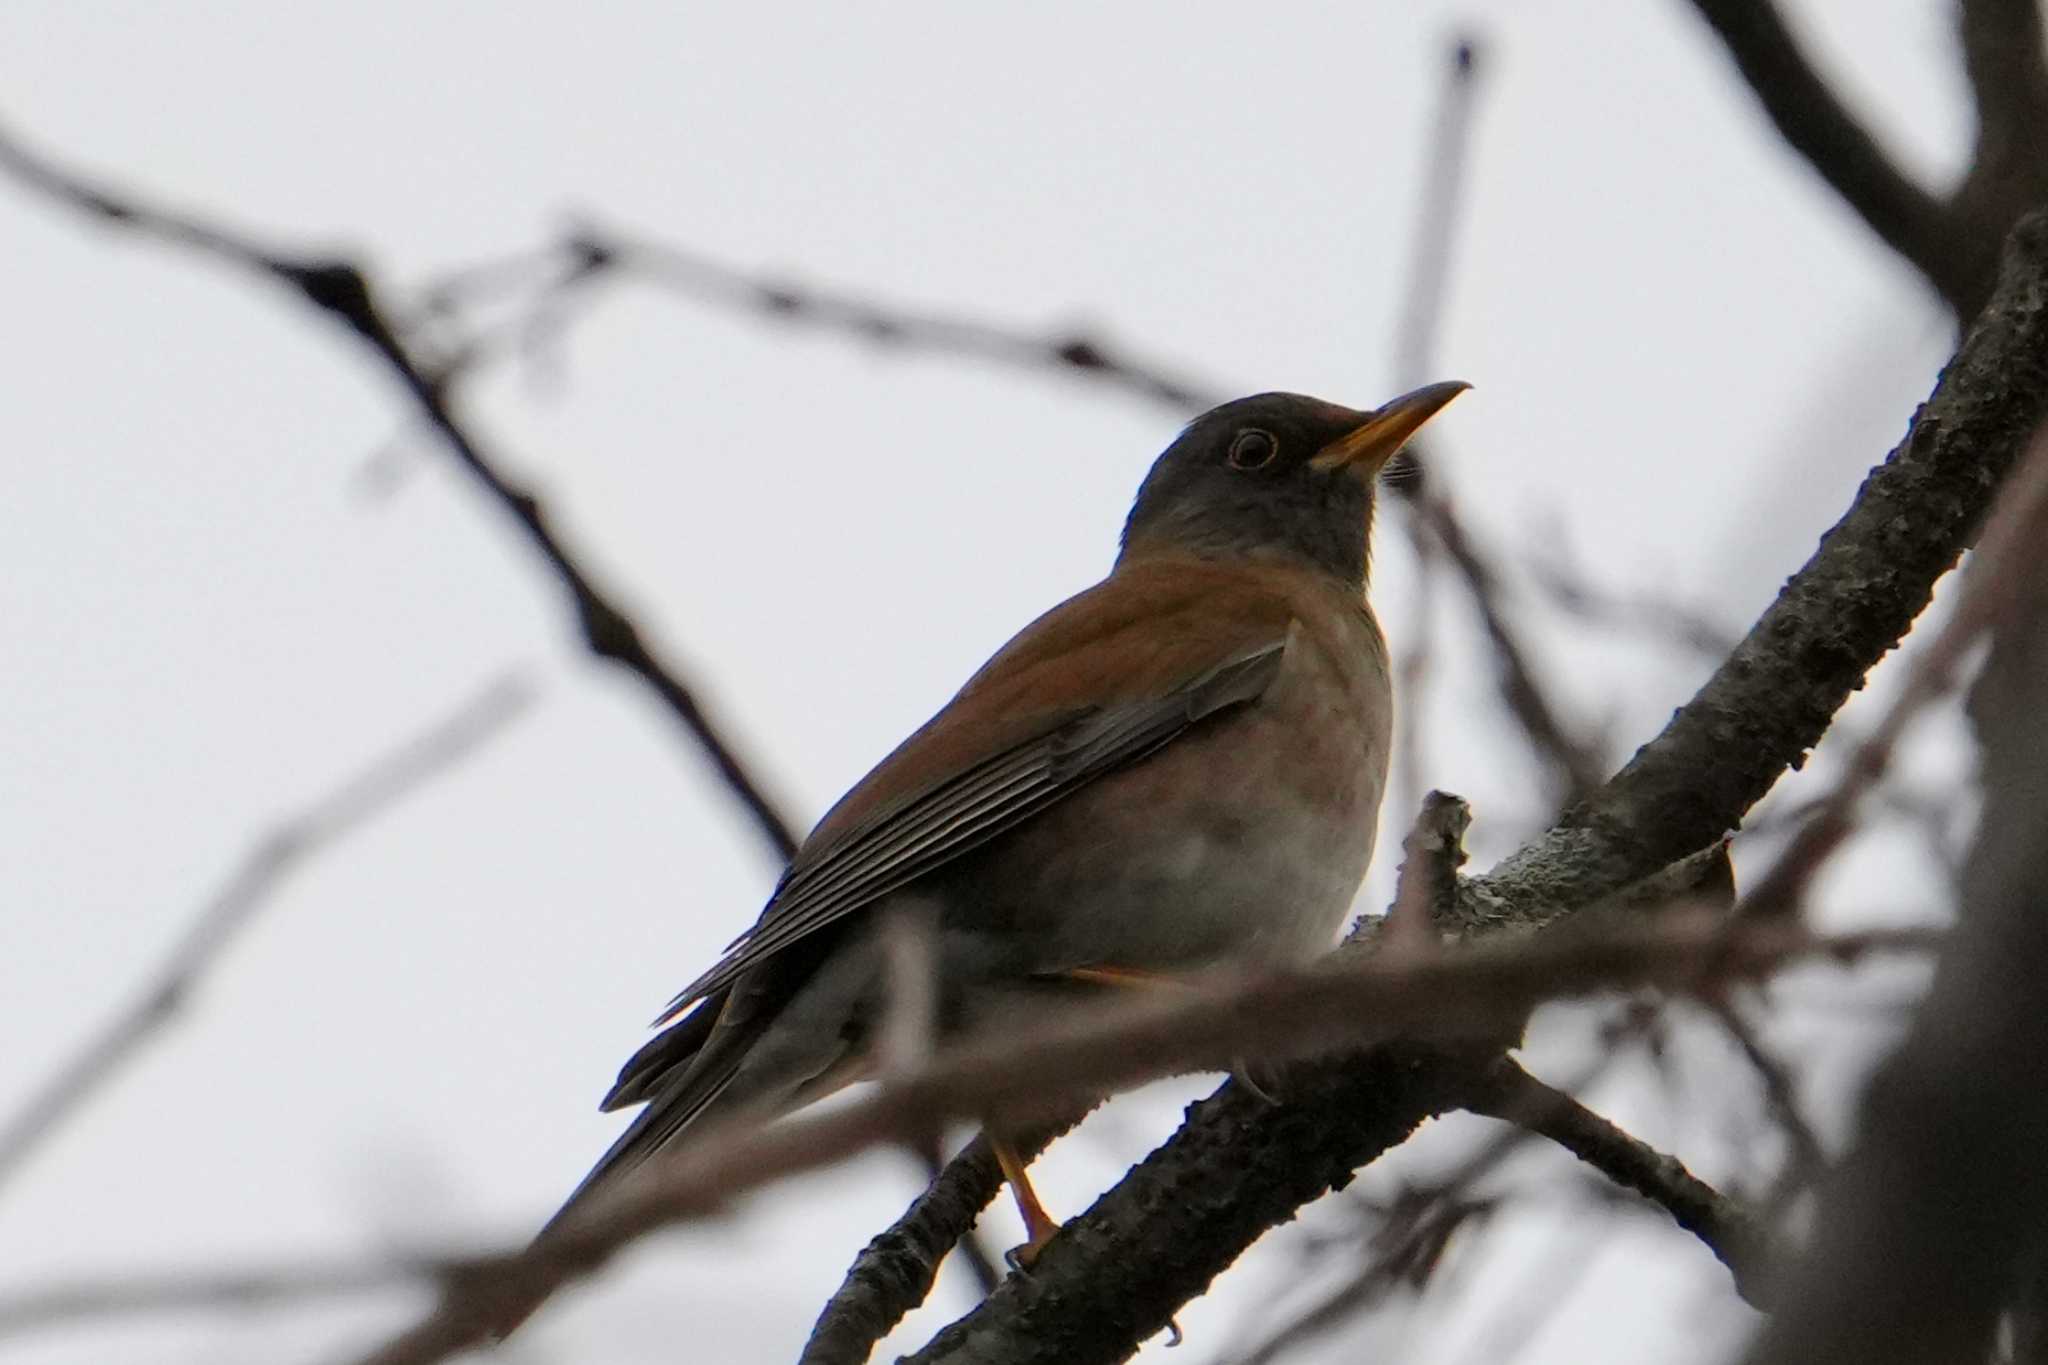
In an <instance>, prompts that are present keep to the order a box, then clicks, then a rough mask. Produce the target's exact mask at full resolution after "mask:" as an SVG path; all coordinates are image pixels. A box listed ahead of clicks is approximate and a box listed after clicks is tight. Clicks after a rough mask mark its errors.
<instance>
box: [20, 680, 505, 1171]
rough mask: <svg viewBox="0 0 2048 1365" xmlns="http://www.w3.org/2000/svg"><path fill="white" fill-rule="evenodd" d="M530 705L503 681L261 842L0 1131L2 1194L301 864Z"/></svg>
mask: <svg viewBox="0 0 2048 1365" xmlns="http://www.w3.org/2000/svg"><path fill="white" fill-rule="evenodd" d="M532 700H533V689H532V687H531V686H530V684H528V683H527V681H526V680H525V679H523V678H522V677H520V676H519V675H517V674H507V675H505V676H503V677H501V678H499V679H497V680H496V681H495V682H493V683H492V684H491V685H490V686H489V687H487V688H485V689H484V690H483V691H482V692H480V693H478V694H477V695H476V696H474V697H471V698H470V699H469V700H467V701H465V702H464V703H463V704H462V705H461V706H460V707H458V708H457V709H456V710H455V711H454V712H452V713H451V714H450V715H448V716H447V717H445V718H444V719H442V720H440V721H437V722H436V723H435V724H434V725H433V726H432V727H431V728H429V729H427V730H425V731H423V732H421V733H420V734H417V735H414V736H413V737H411V738H410V739H408V740H406V741H405V743H404V744H402V745H400V746H399V747H397V748H395V749H393V750H391V751H390V752H388V753H386V754H383V755H382V756H380V757H378V758H377V759H376V760H375V761H374V762H372V763H371V764H370V765H369V766H368V767H366V768H364V769H363V770H362V771H361V772H359V773H357V774H356V775H355V776H353V777H351V778H349V779H348V780H347V781H345V782H343V783H342V784H341V785H340V786H338V787H336V788H335V789H334V790H333V791H331V792H329V793H328V794H327V795H325V796H323V797H321V798H320V799H319V800H317V801H315V802H313V804H311V805H310V806H308V807H306V808H305V809H304V810H302V811H300V812H298V813H297V814H295V815H292V816H289V817H286V818H285V819H283V820H280V821H278V822H277V824H275V825H274V826H272V828H271V829H270V830H269V832H268V833H266V834H264V835H262V836H261V837H259V838H258V839H257V840H256V843H255V845H254V847H252V848H251V849H250V850H249V852H248V854H247V855H246V856H245V857H244V858H243V860H242V862H241V865H240V866H239V867H237V868H236V869H235V870H234V872H233V873H232V874H231V875H230V876H229V877H228V879H227V880H226V881H225V882H223V883H222V884H221V886H220V888H219V889H218V890H216V891H215V892H214V893H213V895H212V897H211V898H210V899H208V900H207V901H206V903H205V904H204V905H203V906H201V907H200V909H199V912H198V913H197V914H196V915H195V916H194V917H193V919H192V922H191V924H190V925H189V926H188V927H187V928H186V930H185V932H184V934H183V936H181V937H180V938H179V939H178V941H177V943H176V944H175V946H173V947H172V949H171V951H170V954H169V956H167V957H166V958H165V959H164V961H163V963H162V964H161V965H160V966H159V967H158V968H157V969H156V971H155V973H154V975H153V976H152V977H151V979H150V980H149V981H148V983H147V984H145V985H144V986H143V988H142V990H141V991H140V992H139V993H138V994H137V995H136V996H135V998H134V999H133V1000H132V1001H131V1002H130V1003H129V1004H128V1005H127V1006H125V1007H124V1008H122V1009H121V1010H119V1011H118V1012H117V1013H115V1014H114V1016H113V1017H112V1018H110V1019H108V1020H107V1021H106V1022H105V1023H104V1024H102V1025H101V1026H100V1027H99V1029H98V1030H97V1031H95V1032H94V1033H93V1034H92V1036H91V1037H89V1038H88V1039H87V1040H86V1041H85V1043H84V1044H83V1045H82V1046H81V1047H80V1048H79V1050H78V1051H77V1052H76V1053H75V1054H74V1055H73V1056H72V1057H71V1058H70V1060H68V1061H66V1062H65V1063H64V1064H63V1065H62V1066H60V1067H58V1068H57V1071H56V1072H55V1074H53V1075H52V1076H51V1077H50V1078H49V1079H48V1080H47V1081H45V1082H44V1083H43V1085H42V1087H41V1088H40V1089H38V1090H37V1091H36V1092H35V1093H34V1094H32V1095H31V1096H30V1097H29V1099H28V1101H27V1102H26V1103H25V1104H23V1105H22V1107H21V1108H20V1110H19V1111H18V1112H17V1113H16V1114H15V1115H14V1117H13V1118H11V1119H9V1120H8V1121H7V1123H6V1124H5V1125H4V1126H0V1185H4V1184H5V1183H6V1181H7V1179H8V1178H9V1177H11V1176H12V1175H14V1174H15V1173H16V1172H17V1171H18V1170H19V1169H20V1167H21V1166H22V1164H23V1163H24V1162H26V1161H27V1160H28V1158H29V1157H30V1156H31V1155H32V1154H33V1153H34V1152H35V1150H36V1148H38V1147H39V1146H41V1145H42V1144H43V1143H44V1142H45V1141H47V1140H48V1139H49V1137H50V1135H51V1134H52V1133H54V1132H56V1131H57V1129H58V1128H60V1127H61V1126H62V1125H63V1124H64V1122H65V1121H66V1120H68V1119H69V1118H70V1117H71V1116H72V1115H73V1114H75V1113H76V1112H77V1111H78V1110H79V1109H80V1108H81V1107H83V1106H84V1105H85V1103H86V1102H87V1101H88V1100H89V1099H91V1098H92V1097H93V1095H95V1094H96V1093H98V1092H99V1091H101V1090H103V1089H105V1088H106V1086H107V1085H108V1084H109V1083H110V1082H111V1081H113V1080H114V1078H115V1077H116V1076H118V1075H119V1074H120V1072H121V1069H122V1067H123V1066H125V1065H126V1064H127V1063H128V1062H130V1061H131V1060H133V1059H134V1057H135V1056H136V1055H137V1053H139V1052H140V1051H141V1049H142V1047H143V1046H144V1045H145V1044H146V1043H148V1042H149V1041H150V1040H151V1039H152V1038H155V1037H157V1036H158V1035H160V1034H161V1033H162V1032H163V1030H164V1029H165V1028H167V1027H168V1026H169V1025H170V1024H171V1023H172V1021H173V1020H175V1019H176V1018H177V1016H178V1014H179V1012H180V1011H181V1010H182V1009H183V1008H184V1007H185V1006H186V1005H187V1004H188V1003H189V1002H190V1001H191V999H192V997H193V995H194V993H195V992H196V991H197V990H198V989H199V987H200V985H201V984H202V983H203V982H204V980H205V977H206V974H207V973H208V972H209V971H211V970H212V969H213V967H214V966H216V965H217V964H218V963H219V962H220V960H221V957H222V955H223V954H225V953H226V951H227V949H228V948H229V947H230V946H231V945H232V944H233V943H234V941H235V939H236V937H237V936H238V935H240V934H241V932H242V931H243V930H244V929H246V928H248V927H249V924H250V922H251V921H252V920H254V919H255V917H256V916H257V914H258V913H260V912H261V911H262V909H263V908H264V906H265V905H266V904H268V903H270V898H271V897H272V896H273V895H274V894H275V893H276V891H277V889H278V887H279V886H281V885H282V884H283V883H284V881H285V879H286V878H287V877H289V876H290V875H291V874H292V872H294V871H295V870H297V868H298V866H299V864H300V863H302V862H304V861H305V860H306V859H308V858H311V857H315V856H317V855H319V854H321V853H324V852H326V851H327V850H328V849H330V848H332V847H333V846H334V845H335V844H336V843H338V842H340V841H341V840H343V839H345V838H347V837H348V836H349V835H351V834H353V833H355V832H356V831H357V830H358V829H361V828H362V827H363V825H365V824H366V823H368V822H369V821H370V820H372V819H374V818H376V817H377V816H379V815H382V814H383V813H385V812H386V811H388V810H390V809H391V808H392V807H393V806H394V805H396V804H398V803H399V802H400V801H402V800H403V799H404V798H405V797H407V796H409V795H411V794H412V793H413V792H415V791H417V790H418V789H419V788H420V787H421V786H423V785H424V784H425V783H426V782H428V781H429V780H431V779H432V778H435V777H438V776H441V775H443V774H445V773H447V772H448V771H450V770H451V769H453V768H454V767H455V766H456V765H457V764H459V763H460V762H461V761H462V760H463V759H465V758H467V757H469V756H470V755H471V754H474V753H475V752H476V751H477V750H478V749H479V748H480V747H481V746H482V745H483V744H484V743H486V742H487V741H489V740H490V739H492V738H494V737H496V736H497V735H498V734H499V733H501V732H502V731H503V730H504V728H505V727H506V726H507V725H508V724H510V723H511V722H512V720H514V719H515V718H516V717H518V716H519V715H520V714H521V713H523V712H524V711H525V710H526V708H527V707H528V706H529V705H530V704H531V702H532Z"/></svg>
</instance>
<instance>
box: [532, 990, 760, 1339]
mask: <svg viewBox="0 0 2048 1365" xmlns="http://www.w3.org/2000/svg"><path fill="white" fill-rule="evenodd" d="M730 994H731V992H730V991H729V990H726V991H720V992H718V993H717V994H716V995H713V996H712V997H711V998H709V999H707V1000H705V1001H704V1002H703V1003H702V1004H701V1005H699V1006H698V1007H697V1008H696V1009H694V1010H692V1011H691V1012H690V1013H689V1015H687V1016H686V1017H684V1018H682V1019H679V1020H677V1021H676V1022H675V1023H673V1024H671V1025H669V1026H668V1027H667V1028H665V1029H663V1030H662V1031H661V1032H660V1033H658V1034H656V1035H655V1036H654V1037H653V1038H652V1039H650V1040H649V1041H648V1043H647V1045H646V1046H645V1047H643V1048H641V1049H640V1050H639V1051H638V1052H636V1053H634V1054H633V1056H632V1058H631V1059H630V1060H629V1061H628V1062H627V1063H626V1065H625V1066H624V1067H623V1068H622V1069H621V1070H620V1072H619V1079H618V1082H617V1083H616V1084H615V1085H613V1086H612V1089H611V1093H610V1094H608V1095H606V1096H605V1097H604V1102H603V1104H602V1105H601V1106H600V1107H601V1108H603V1109H604V1110H605V1111H607V1112H609V1111H610V1110H613V1109H621V1108H624V1107H626V1106H627V1105H633V1104H645V1105H646V1106H647V1107H646V1108H645V1109H643V1110H641V1111H640V1113H639V1115H638V1116H637V1117H636V1118H634V1120H633V1122H632V1123H631V1124H630V1125H628V1126H627V1128H626V1131H625V1132H623V1133H621V1134H620V1135H619V1140H618V1141H617V1142H614V1143H613V1144H612V1145H611V1148H610V1150H608V1151H607V1152H606V1153H605V1154H604V1155H603V1156H602V1157H599V1158H598V1162H597V1164H596V1165H595V1166H593V1167H591V1169H590V1174H589V1175H586V1176H584V1177H583V1180H582V1183H581V1184H579V1185H577V1186H576V1188H575V1190H574V1191H572V1192H571V1193H570V1195H569V1197H568V1198H567V1199H565V1200H563V1201H562V1207H561V1208H559V1209H557V1210H555V1215H554V1217H552V1218H550V1219H548V1221H547V1222H546V1224H544V1225H543V1226H542V1227H541V1230H540V1231H539V1232H537V1233H535V1234H534V1238H533V1246H535V1247H538V1246H540V1245H541V1244H543V1243H545V1242H546V1241H547V1240H548V1237H549V1235H550V1234H552V1233H553V1232H555V1231H556V1229H558V1228H560V1227H561V1226H562V1224H563V1223H564V1222H566V1221H567V1220H568V1219H569V1217H570V1216H571V1215H572V1214H573V1213H574V1212H575V1211H576V1209H577V1208H578V1207H579V1206H580V1205H581V1204H582V1203H583V1201H584V1200H585V1199H587V1198H589V1196H590V1195H591V1193H592V1192H593V1191H595V1190H596V1189H598V1187H599V1186H601V1185H603V1184H605V1183H607V1182H608V1181H611V1180H614V1179H616V1178H617V1177H619V1176H620V1175H623V1174H624V1173H625V1172H627V1171H629V1170H631V1169H632V1168H633V1167H635V1166H637V1165H639V1164H640V1163H641V1162H642V1161H644V1160H645V1159H646V1158H648V1157H649V1156H652V1155H653V1154H654V1153H655V1152H656V1151H657V1150H659V1149H660V1148H661V1147H662V1146H664V1145H665V1144H666V1143H667V1142H668V1141H669V1140H670V1139H671V1138H673V1137H675V1135H676V1134H677V1133H680V1132H681V1131H682V1130H683V1129H684V1128H685V1127H686V1126H687V1125H688V1124H689V1123H690V1121H691V1120H693V1119H695V1118H696V1117H697V1116H698V1115H699V1114H701V1113H703V1112H704V1110H705V1108H706V1107H707V1106H709V1105H710V1104H711V1103H712V1101H714V1100H716V1099H717V1098H718V1097H719V1095H721V1094H722V1093H724V1091H725V1087H726V1086H727V1085H729V1084H731V1082H732V1078H733V1076H734V1075H735V1074H737V1073H738V1071H739V1064H740V1059H741V1058H742V1057H744V1056H745V1055H746V1051H747V1044H748V1043H750V1042H752V1040H753V1035H754V1032H755V1030H751V1029H747V1028H745V1027H740V1026H739V1025H740V1023H741V1021H739V1020H737V1019H733V1020H729V1019H727V1018H726V1017H725V1016H726V1013H727V1011H726V1003H727V1000H728V998H729V996H730ZM721 1024H723V1025H725V1027H724V1028H720V1027H719V1026H720V1025H721ZM549 1288H552V1282H551V1283H550V1284H549ZM545 1297H546V1290H541V1291H540V1292H538V1293H536V1294H533V1295H531V1296H525V1297H522V1299H521V1300H520V1301H518V1302H514V1303H511V1304H507V1305H505V1311H504V1312H503V1314H502V1316H501V1317H500V1320H499V1322H498V1323H497V1324H496V1326H495V1328H494V1329H493V1331H492V1335H493V1336H494V1337H495V1338H496V1339H497V1340H500V1341H502V1340H504V1339H505V1338H506V1337H508V1336H510V1335H512V1333H513V1332H515V1331H516V1330H518V1328H519V1326H520V1324H522V1323H524V1322H525V1321H526V1320H527V1318H529V1317H531V1316H532V1315H533V1312H534V1310H535V1309H536V1308H538V1307H539V1306H540V1303H541V1300H542V1299H543V1298H545Z"/></svg>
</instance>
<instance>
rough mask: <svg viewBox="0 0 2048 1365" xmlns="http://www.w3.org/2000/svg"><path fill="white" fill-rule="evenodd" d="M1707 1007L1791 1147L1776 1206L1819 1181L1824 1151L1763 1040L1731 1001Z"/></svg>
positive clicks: (1776, 1186) (1776, 1185) (1775, 1187)
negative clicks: (1753, 1076)
mask: <svg viewBox="0 0 2048 1365" xmlns="http://www.w3.org/2000/svg"><path fill="white" fill-rule="evenodd" d="M1707 1005H1708V1008H1709V1009H1710V1011H1711V1012H1712V1013H1713V1015H1714V1018H1715V1019H1716V1020H1718V1021H1719V1023H1720V1025H1721V1027H1722V1028H1723V1029H1725V1030H1726V1031H1727V1033H1728V1036H1729V1037H1730V1038H1731V1039H1733V1040H1734V1042H1735V1046H1736V1047H1737V1048H1739V1049H1741V1051H1742V1056H1743V1060H1745V1061H1747V1062H1748V1063H1749V1067H1750V1070H1752V1071H1754V1072H1755V1073H1756V1075H1757V1079H1758V1081H1759V1082H1760V1083H1761V1084H1762V1085H1763V1089H1764V1107H1765V1108H1766V1109H1767V1110H1768V1111H1769V1112H1770V1115H1771V1117H1772V1118H1774V1119H1776V1120H1777V1123H1778V1127H1779V1129H1780V1130H1782V1131H1783V1133H1784V1135H1785V1140H1786V1141H1787V1142H1788V1143H1789V1144H1790V1145H1791V1148H1792V1152H1791V1156H1790V1158H1789V1159H1788V1160H1787V1161H1786V1162H1785V1167H1784V1170H1783V1171H1782V1172H1781V1173H1780V1174H1779V1175H1778V1176H1777V1177H1776V1178H1775V1179H1773V1180H1772V1182H1771V1189H1772V1196H1771V1198H1770V1199H1769V1201H1768V1202H1769V1203H1770V1205H1771V1206H1773V1207H1777V1206H1779V1205H1780V1204H1781V1203H1782V1202H1783V1201H1784V1200H1785V1199H1788V1198H1790V1197H1791V1196H1792V1195H1793V1194H1795V1193H1797V1192H1798V1191H1799V1190H1801V1189H1803V1188H1804V1187H1806V1186H1808V1185H1811V1184H1812V1183H1813V1182H1814V1181H1815V1180H1816V1179H1818V1178H1819V1176H1820V1174H1821V1172H1822V1171H1825V1170H1826V1169H1827V1164H1828V1160H1827V1152H1826V1150H1825V1149H1824V1148H1823V1147H1822V1146H1821V1145H1820V1136H1819V1135H1818V1134H1817V1133H1815V1132H1814V1131H1813V1125H1812V1124H1810V1123H1808V1122H1807V1121H1806V1115H1804V1114H1803V1113H1801V1112H1800V1110H1799V1092H1798V1090H1797V1088H1796V1087H1795V1086H1794V1085H1793V1083H1792V1076H1791V1073H1790V1072H1788V1071H1786V1070H1785V1064H1784V1063H1783V1062H1781V1061H1779V1060H1778V1058H1777V1057H1776V1056H1775V1055H1774V1054H1773V1053H1772V1052H1771V1050H1770V1049H1769V1048H1768V1047H1766V1046H1764V1040H1763V1039H1762V1038H1760V1037H1758V1036H1757V1032H1756V1030H1755V1029H1754V1028H1752V1027H1750V1023H1749V1021H1748V1020H1747V1019H1745V1018H1743V1017H1742V1015H1741V1014H1740V1013H1739V1012H1738V1011H1737V1009H1736V1007H1735V1002H1734V1001H1733V1000H1732V999H1729V998H1728V997H1727V996H1725V995H1724V996H1721V997H1718V998H1709V999H1708V1000H1707ZM1759 1306H1761V1305H1759Z"/></svg>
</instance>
